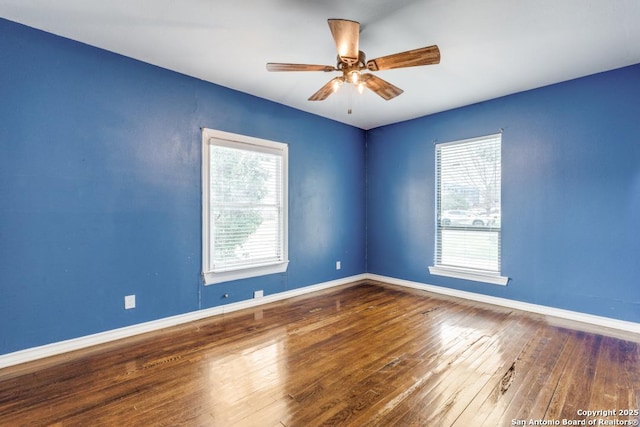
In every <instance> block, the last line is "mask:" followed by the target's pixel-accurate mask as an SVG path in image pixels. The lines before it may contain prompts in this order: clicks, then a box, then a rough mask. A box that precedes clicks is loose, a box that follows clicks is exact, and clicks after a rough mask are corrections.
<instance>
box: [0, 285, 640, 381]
mask: <svg viewBox="0 0 640 427" xmlns="http://www.w3.org/2000/svg"><path fill="white" fill-rule="evenodd" d="M361 280H375V281H378V282H383V283H389V284H391V285H397V286H404V287H407V288H413V289H419V290H423V291H427V292H433V293H437V294H442V295H447V296H452V297H458V298H463V299H467V300H472V301H477V302H483V303H487V304H493V305H498V306H502V307H507V308H513V309H517V310H522V311H528V312H532V313H537V314H542V315H545V316H551V317H554V318H559V319H565V320H570V321H575V322H580V323H584V324H587V325H592V326H596V327H602V328H607V329H613V330H618V331H621V332H625V333H629V332H631V333H633V334H640V323H634V322H627V321H624V320H617V319H611V318H608V317H602V316H594V315H591V314H585V313H580V312H576V311H570V310H563V309H559V308H553V307H547V306H542V305H537V304H530V303H526V302H520V301H516V300H510V299H506V298H499V297H493V296H489V295H483V294H476V293H473V292H467V291H460V290H457V289H451V288H444V287H441V286H434V285H428V284H425V283H419V282H413V281H409V280H404V279H396V278H393V277H387V276H380V275H377V274H369V273H365V274H359V275H356V276H349V277H345V278H342V279H337V280H332V281H329V282H323V283H318V284H315V285H310V286H305V287H302V288H297V289H292V290H290V291H285V292H280V293H277V294H272V295H267V296H265V297H262V298H254V299H250V300H245V301H239V302H235V303H231V304H227V305H222V306H218V307H212V308H208V309H204V310H198V311H194V312H190V313H185V314H179V315H177V316H171V317H166V318H163V319H158V320H153V321H150V322H145V323H140V324H137V325H131V326H126V327H124V328H118V329H113V330H110V331H105V332H100V333H97V334H92V335H87V336H84V337H79V338H73V339H70V340H65V341H60V342H55V343H52V344H47V345H43V346H39V347H33V348H28V349H25V350H20V351H16V352H13V353H7V354H3V355H0V369H2V368H7V367H9V366H14V365H19V364H21V363H25V362H31V361H34V360H38V359H43V358H45V357H50V356H56V355H59V354H63V353H67V352H70V351H75V350H81V349H83V348H87V347H91V346H94V345H98V344H105V343H108V342H111V341H115V340H119V339H122V338H128V337H132V336H135V335H140V334H143V333H146V332H152V331H157V330H160V329H164V328H168V327H171V326H176V325H180V324H184V323H188V322H193V321H195V320H200V319H204V318H207V317H211V316H216V315H219V314H225V313H231V312H234V311H238V310H242V309H245V308H251V307H257V306H259V305H263V304H268V303H271V302H276V301H281V300H284V299H287V298H293V297H296V296H300V295H305V294H309V293H312V292H317V291H321V290H325V289H329V288H333V287H336V286H341V285H346V284H349V283H353V282H357V281H361Z"/></svg>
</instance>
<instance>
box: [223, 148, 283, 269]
mask: <svg viewBox="0 0 640 427" xmlns="http://www.w3.org/2000/svg"><path fill="white" fill-rule="evenodd" d="M210 150H211V152H210V162H211V168H210V170H211V173H210V176H211V180H210V195H211V196H210V203H211V205H210V215H211V216H210V223H211V227H210V233H211V236H210V239H211V242H212V243H213V244H212V249H213V250H211V252H210V257H211V259H210V265H211V266H212V267H213V271H224V270H228V269H233V268H237V267H239V266H241V267H251V266H257V265H263V264H268V263H273V262H278V261H281V260H282V237H281V236H282V209H281V205H282V179H281V177H282V157H281V156H279V155H276V154H271V153H264V152H255V151H250V150H244V149H238V148H229V147H226V146H218V145H211V146H210Z"/></svg>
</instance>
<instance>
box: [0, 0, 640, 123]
mask: <svg viewBox="0 0 640 427" xmlns="http://www.w3.org/2000/svg"><path fill="white" fill-rule="evenodd" d="M0 16H1V17H4V18H7V19H9V20H12V21H16V22H20V23H23V24H26V25H29V26H32V27H35V28H39V29H43V30H45V31H49V32H51V33H54V34H58V35H62V36H65V37H68V38H71V39H74V40H79V41H82V42H84V43H87V44H90V45H93V46H98V47H101V48H103V49H107V50H110V51H113V52H117V53H120V54H123V55H126V56H129V57H132V58H136V59H139V60H142V61H145V62H148V63H151V64H155V65H158V66H161V67H164V68H168V69H170V70H174V71H178V72H180V73H184V74H187V75H190V76H193V77H197V78H200V79H202V80H206V81H210V82H213V83H216V84H219V85H222V86H226V87H229V88H233V89H237V90H240V91H242V92H246V93H249V94H252V95H256V96H259V97H262V98H266V99H270V100H272V101H276V102H279V103H282V104H285V105H289V106H291V107H294V108H297V109H300V110H304V111H308V112H311V113H314V114H317V115H320V116H324V117H328V118H331V119H335V120H337V121H340V122H344V123H348V124H351V125H354V126H357V127H359V128H362V129H371V128H374V127H377V126H381V125H385V124H389V123H395V122H398V121H403V120H407V119H411V118H415V117H419V116H424V115H427V114H432V113H436V112H440V111H444V110H448V109H451V108H455V107H459V106H464V105H469V104H473V103H476V102H480V101H484V100H487V99H491V98H496V97H499V96H503V95H507V94H511V93H515V92H520V91H523V90H527V89H533V88H536V87H540V86H545V85H548V84H551V83H557V82H560V81H565V80H569V79H573V78H576V77H582V76H585V75H589V74H593V73H597V72H601V71H606V70H610V69H614V68H619V67H623V66H627V65H632V64H636V63H640V1H639V0H395V1H389V0H236V1H232V0H224V1H222V0H108V1H107V0H56V1H51V0H0ZM328 18H343V19H351V20H356V21H359V22H360V23H361V34H360V49H361V50H363V51H364V52H365V53H366V55H367V58H368V59H372V58H376V57H379V56H384V55H388V54H392V53H396V52H401V51H405V50H409V49H415V48H418V47H423V46H429V45H432V44H437V45H438V46H439V47H440V51H441V54H442V59H441V62H440V64H438V65H431V66H425V67H415V68H406V69H398V70H386V71H380V72H378V73H377V75H378V76H379V77H382V78H383V79H385V80H387V81H389V82H390V83H393V84H394V85H396V86H399V87H400V88H402V89H404V91H405V92H404V93H403V94H402V95H400V96H399V97H397V98H395V99H392V100H390V101H385V100H383V99H382V98H380V97H378V96H377V95H375V94H374V93H373V92H369V91H366V92H365V93H364V94H363V95H355V94H354V93H350V91H349V90H345V89H347V87H346V86H345V87H343V88H341V89H340V91H339V92H338V93H337V94H333V95H331V96H330V97H329V98H328V99H327V100H326V101H322V102H310V101H307V98H308V97H309V96H310V95H311V94H313V93H314V92H315V91H316V90H318V89H319V88H320V87H321V86H322V85H324V84H325V83H326V82H327V81H328V80H330V79H331V78H332V77H334V75H333V74H331V73H324V72H289V73H268V72H267V71H266V69H265V64H266V63H267V62H294V63H309V64H327V65H335V62H336V52H335V46H334V44H333V39H332V37H331V33H330V31H329V27H328V26H327V19H328ZM336 75H337V74H336ZM349 86H352V85H349ZM349 106H351V107H352V109H353V113H352V114H347V109H348V107H349Z"/></svg>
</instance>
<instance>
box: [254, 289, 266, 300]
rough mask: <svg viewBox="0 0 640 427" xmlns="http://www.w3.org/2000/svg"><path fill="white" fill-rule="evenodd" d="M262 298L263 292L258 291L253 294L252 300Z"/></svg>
mask: <svg viewBox="0 0 640 427" xmlns="http://www.w3.org/2000/svg"><path fill="white" fill-rule="evenodd" d="M263 296H264V291H263V290H260V291H254V292H253V297H254V298H262V297H263Z"/></svg>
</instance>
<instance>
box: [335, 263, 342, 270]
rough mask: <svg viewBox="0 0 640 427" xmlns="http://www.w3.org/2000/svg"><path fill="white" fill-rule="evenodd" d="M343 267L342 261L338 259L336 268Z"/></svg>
mask: <svg viewBox="0 0 640 427" xmlns="http://www.w3.org/2000/svg"><path fill="white" fill-rule="evenodd" d="M341 268H342V264H341V263H340V261H336V270H340V269H341Z"/></svg>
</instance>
